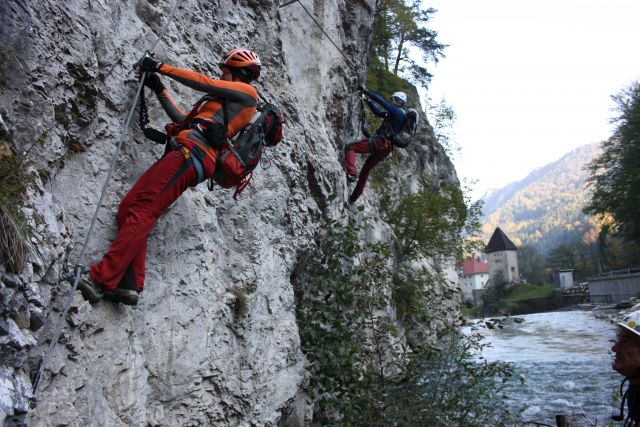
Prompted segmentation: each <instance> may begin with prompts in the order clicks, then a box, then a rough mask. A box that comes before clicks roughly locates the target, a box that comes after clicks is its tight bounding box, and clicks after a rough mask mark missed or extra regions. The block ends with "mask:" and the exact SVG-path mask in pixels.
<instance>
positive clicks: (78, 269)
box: [29, 0, 183, 409]
mask: <svg viewBox="0 0 640 427" xmlns="http://www.w3.org/2000/svg"><path fill="white" fill-rule="evenodd" d="M182 1H183V0H176V4H175V6H174V8H173V10H172V11H171V15H170V16H169V19H168V20H167V23H166V24H165V26H164V28H163V29H162V30H161V32H160V33H159V34H158V36H157V38H156V40H155V42H154V43H153V44H152V46H151V48H150V49H148V50H147V52H145V55H147V54H148V52H150V51H153V49H154V48H155V47H156V45H157V44H158V42H159V41H160V39H161V38H162V37H163V36H164V33H165V32H166V31H167V29H168V28H169V25H170V23H171V22H172V21H173V18H174V15H175V11H176V10H177V9H178V7H179V5H180V3H182ZM114 66H115V65H114ZM112 70H113V68H112ZM110 72H111V71H109V73H110ZM146 76H147V73H146V72H144V73H143V74H142V78H141V79H140V82H139V83H138V88H137V90H136V93H135V96H134V98H133V102H132V103H131V107H130V108H129V113H128V114H127V118H126V120H125V121H124V124H123V127H122V132H121V136H120V140H119V141H118V145H117V148H116V151H115V153H114V154H113V157H112V159H111V165H110V167H109V171H108V173H107V178H106V179H105V182H104V184H103V186H102V192H101V193H100V199H99V200H98V204H97V205H96V209H95V212H94V214H93V218H92V219H91V224H90V225H89V230H88V232H87V235H86V237H85V241H84V244H83V246H82V251H80V256H79V261H78V263H77V264H76V266H75V267H74V277H75V280H74V282H73V286H72V288H71V292H69V296H68V297H67V301H66V303H65V305H64V309H63V310H62V314H61V315H60V319H59V320H58V323H57V325H56V328H55V330H54V334H53V337H52V338H51V343H50V344H49V347H48V348H47V351H46V352H45V354H44V356H43V358H42V361H41V362H40V367H39V368H38V372H37V373H36V374H35V376H34V377H33V381H32V383H31V397H30V398H29V402H30V407H31V408H32V409H33V408H35V407H36V406H37V405H38V400H37V398H36V392H37V390H38V384H39V383H40V380H41V379H42V374H43V373H44V370H45V369H46V367H47V365H48V363H49V359H50V358H51V356H52V354H53V351H54V350H55V347H56V345H57V344H58V340H59V339H60V335H61V334H62V327H63V326H64V322H65V320H66V318H67V314H68V313H69V309H70V308H71V303H72V302H73V298H74V295H75V291H76V289H77V287H78V283H79V282H80V276H81V275H82V273H84V272H86V271H87V269H86V267H85V266H84V258H85V253H86V250H87V245H88V243H89V239H90V238H91V234H92V233H93V228H94V226H95V223H96V220H97V218H98V213H99V212H100V207H101V205H102V202H103V200H104V196H105V194H106V190H107V186H108V184H109V181H110V180H111V176H112V175H113V170H114V169H115V165H116V162H117V160H118V155H119V154H120V150H121V148H122V144H123V142H124V139H125V137H126V136H127V133H128V128H129V124H130V123H131V119H132V118H133V114H134V112H135V108H136V105H137V104H138V99H139V98H140V95H141V93H142V88H143V86H144V79H145V78H146ZM66 277H67V278H69V277H70V276H69V275H67V276H66ZM63 278H64V277H63Z"/></svg>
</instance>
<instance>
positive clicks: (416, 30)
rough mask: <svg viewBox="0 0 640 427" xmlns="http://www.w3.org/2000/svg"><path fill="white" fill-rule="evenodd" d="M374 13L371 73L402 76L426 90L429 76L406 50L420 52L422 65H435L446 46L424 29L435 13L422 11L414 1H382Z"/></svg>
mask: <svg viewBox="0 0 640 427" xmlns="http://www.w3.org/2000/svg"><path fill="white" fill-rule="evenodd" d="M376 12H377V13H376V19H375V22H374V28H373V39H372V43H371V53H370V58H371V69H372V70H374V69H378V70H379V69H384V70H386V71H388V72H389V73H391V74H392V75H394V76H396V77H398V76H399V75H404V76H406V77H408V78H409V79H411V80H412V81H414V82H416V83H417V84H421V85H423V86H427V85H428V83H429V81H430V79H431V73H429V71H428V70H427V69H426V68H425V67H424V66H423V65H422V64H421V63H419V62H418V61H417V60H416V59H415V57H414V56H413V55H411V53H410V48H415V49H417V50H418V51H419V52H421V54H422V58H421V59H422V61H423V63H429V62H438V60H439V59H440V58H442V57H443V56H444V54H443V51H444V48H445V47H446V46H445V45H443V44H442V43H440V42H439V41H438V40H437V37H438V33H437V32H436V31H434V30H431V29H428V28H427V27H426V24H427V23H428V22H429V20H430V19H431V16H432V15H433V14H434V13H435V12H436V10H435V9H433V8H429V9H426V10H422V9H421V6H420V1H415V0H411V1H408V2H407V1H405V0H382V1H381V2H380V4H379V7H378V10H377V11H376Z"/></svg>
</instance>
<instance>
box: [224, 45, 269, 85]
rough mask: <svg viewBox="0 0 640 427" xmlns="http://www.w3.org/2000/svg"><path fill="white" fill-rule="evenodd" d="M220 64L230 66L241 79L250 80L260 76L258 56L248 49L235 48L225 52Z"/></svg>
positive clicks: (260, 65)
mask: <svg viewBox="0 0 640 427" xmlns="http://www.w3.org/2000/svg"><path fill="white" fill-rule="evenodd" d="M220 66H221V67H222V66H225V67H229V68H231V69H232V70H233V71H234V72H235V73H237V74H238V75H239V76H240V78H241V79H242V80H243V81H247V82H250V81H251V80H255V79H257V78H258V77H260V68H261V67H262V64H261V63H260V58H259V57H258V54H257V53H255V52H254V51H252V50H249V49H242V48H235V49H231V50H230V51H229V52H227V53H225V54H224V56H223V57H222V60H221V61H220Z"/></svg>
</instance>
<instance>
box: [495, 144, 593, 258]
mask: <svg viewBox="0 0 640 427" xmlns="http://www.w3.org/2000/svg"><path fill="white" fill-rule="evenodd" d="M599 153H600V147H599V144H589V145H585V146H582V147H580V148H577V149H575V150H574V151H572V152H570V153H569V154H567V155H565V156H564V157H562V158H561V159H560V160H558V161H556V162H553V163H550V164H548V165H546V166H544V167H542V168H539V169H536V170H534V171H533V172H531V173H530V174H529V175H528V176H527V177H526V178H525V179H523V180H522V181H518V182H514V183H511V184H509V185H507V186H506V187H504V188H502V189H499V190H492V191H490V192H487V194H485V196H484V197H483V200H484V220H483V229H482V231H483V234H484V237H485V241H488V239H489V237H490V236H491V233H493V231H494V230H495V227H496V226H500V228H502V230H503V231H504V232H505V233H506V234H507V235H508V236H509V238H510V239H511V240H513V242H514V243H515V244H516V245H517V246H521V245H523V244H530V245H533V246H534V247H536V249H538V251H539V252H540V253H541V254H543V255H546V254H547V253H548V252H549V251H550V250H551V249H552V248H554V247H555V246H557V245H558V244H560V243H568V242H574V241H579V240H581V239H582V236H583V235H584V233H585V232H586V231H587V230H589V229H591V228H592V227H593V223H594V219H593V218H592V217H587V216H585V215H584V214H582V208H583V206H584V204H585V202H586V200H588V192H587V190H586V188H585V180H586V178H587V176H588V171H586V170H585V166H586V165H587V164H588V163H589V162H590V161H591V160H592V159H593V158H594V157H595V156H596V155H598V154H599Z"/></svg>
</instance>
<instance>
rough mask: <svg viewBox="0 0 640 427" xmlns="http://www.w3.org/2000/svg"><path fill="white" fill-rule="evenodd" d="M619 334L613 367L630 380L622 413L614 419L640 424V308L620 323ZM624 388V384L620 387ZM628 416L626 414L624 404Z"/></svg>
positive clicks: (629, 425)
mask: <svg viewBox="0 0 640 427" xmlns="http://www.w3.org/2000/svg"><path fill="white" fill-rule="evenodd" d="M618 326H619V328H618V336H617V339H616V342H615V344H614V345H613V347H611V351H613V353H614V354H615V358H614V360H613V364H612V367H613V369H614V370H615V371H616V372H618V373H619V374H621V375H623V376H624V377H625V379H624V381H623V382H622V384H623V385H624V383H625V382H627V381H628V382H629V386H628V388H627V390H626V391H625V393H624V396H623V398H622V402H621V404H620V414H619V415H613V416H612V417H611V418H613V420H614V421H624V426H625V427H631V426H633V427H636V426H639V425H640V310H638V311H634V312H631V313H629V314H628V315H626V316H625V317H624V319H623V320H622V322H620V323H618ZM620 390H622V386H621V387H620ZM625 403H626V406H627V416H626V417H625V416H624V406H625Z"/></svg>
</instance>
